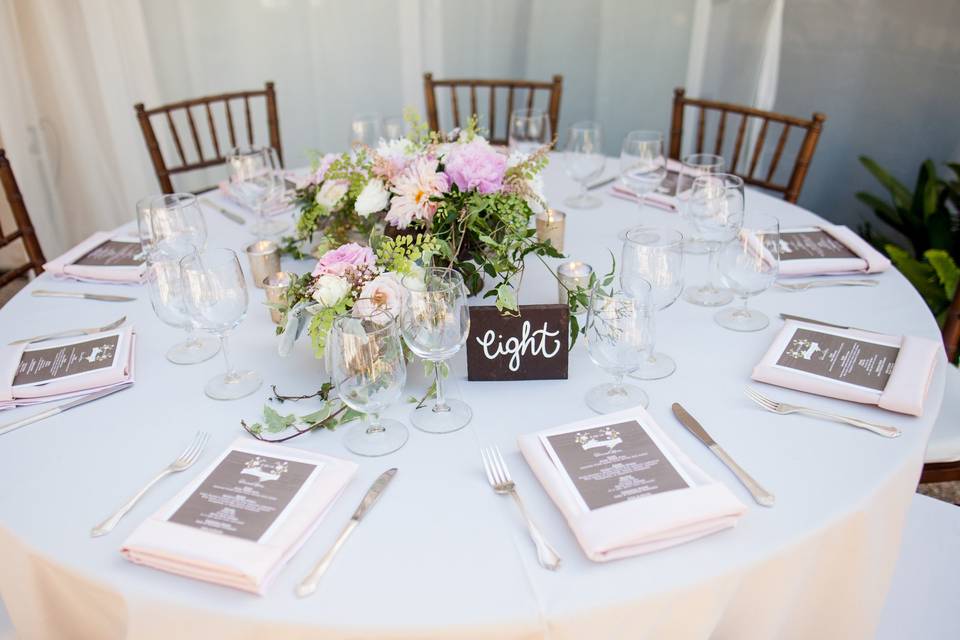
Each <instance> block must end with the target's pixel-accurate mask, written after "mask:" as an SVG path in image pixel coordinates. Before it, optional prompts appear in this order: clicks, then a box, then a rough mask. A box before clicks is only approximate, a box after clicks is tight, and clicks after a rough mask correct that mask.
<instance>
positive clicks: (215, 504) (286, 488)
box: [169, 451, 323, 542]
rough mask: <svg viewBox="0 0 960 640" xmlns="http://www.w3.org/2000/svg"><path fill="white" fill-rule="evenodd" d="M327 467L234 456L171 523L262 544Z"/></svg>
mask: <svg viewBox="0 0 960 640" xmlns="http://www.w3.org/2000/svg"><path fill="white" fill-rule="evenodd" d="M322 468H323V463H316V464H309V463H306V462H298V461H295V460H287V459H284V458H275V457H271V456H264V455H257V454H253V453H248V452H245V451H230V452H229V453H228V454H227V456H226V457H225V458H224V459H223V460H221V461H220V464H218V465H217V466H216V467H215V468H214V469H213V471H211V472H210V473H209V474H208V475H207V476H206V477H205V478H204V479H203V481H202V482H201V483H200V486H198V487H197V488H196V489H195V490H194V491H193V493H191V494H190V495H189V496H188V497H187V499H186V500H185V501H184V503H183V504H182V505H180V507H179V508H178V509H177V510H176V511H175V512H174V513H173V515H172V516H170V518H169V521H170V522H177V523H180V524H185V525H187V526H189V527H196V528H197V529H202V530H204V531H210V532H213V533H216V534H223V535H228V536H236V537H238V538H243V539H245V540H252V541H254V542H260V541H261V540H262V539H263V538H264V534H266V533H267V532H268V531H269V530H270V529H272V528H273V527H274V526H275V525H276V523H277V522H278V521H280V520H281V518H282V516H283V514H284V512H285V511H286V509H288V508H291V507H292V503H293V502H295V499H296V498H298V497H299V496H300V495H301V492H302V490H303V487H304V485H305V484H306V483H307V481H308V480H310V479H311V478H312V477H313V475H314V473H315V472H316V471H318V470H320V469H322Z"/></svg>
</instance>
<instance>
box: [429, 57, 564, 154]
mask: <svg viewBox="0 0 960 640" xmlns="http://www.w3.org/2000/svg"><path fill="white" fill-rule="evenodd" d="M440 87H442V88H443V89H444V90H448V91H449V92H450V117H451V119H452V120H453V126H454V127H459V126H461V122H462V120H463V119H462V118H461V113H460V103H459V98H458V89H459V88H464V87H465V88H466V89H467V90H469V92H470V97H469V99H470V113H469V114H467V115H468V116H470V117H472V116H474V115H476V116H477V117H478V118H479V117H480V116H482V115H483V114H480V113H478V109H479V108H480V103H481V100H480V96H481V95H482V93H481V92H482V90H488V91H489V92H490V94H489V100H488V101H487V109H488V113H487V114H486V117H487V122H488V123H489V138H490V142H491V143H493V144H506V143H507V137H508V135H509V127H510V114H511V113H513V110H514V106H515V104H520V105H523V104H526V107H527V108H528V109H532V108H534V106H535V105H536V102H537V96H538V95H541V94H544V93H545V94H547V104H546V109H545V110H546V112H547V117H548V118H549V119H550V126H551V130H552V132H553V134H554V135H555V134H556V132H557V126H558V125H559V119H560V98H561V96H562V93H563V76H559V75H557V76H554V77H553V80H552V81H550V82H539V81H531V80H489V79H475V78H474V79H456V80H435V79H434V78H433V74H431V73H425V74H424V75H423V89H424V100H425V104H426V108H427V123H428V124H429V126H430V129H431V130H433V131H438V132H439V131H442V130H444V129H445V128H443V127H441V125H440V117H439V113H438V109H437V89H438V88H440ZM497 89H506V90H507V100H506V103H507V116H506V117H505V118H504V120H503V121H504V122H506V127H505V129H506V131H505V132H504V133H503V134H502V135H500V134H498V132H497V127H496V125H497V122H498V118H497V113H496V112H497ZM523 91H526V95H524V94H523V93H522V92H523ZM502 95H503V94H502V93H501V96H502ZM524 98H525V99H524ZM481 122H482V120H481ZM501 126H502V125H501Z"/></svg>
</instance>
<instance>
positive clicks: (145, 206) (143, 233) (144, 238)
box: [137, 195, 160, 257]
mask: <svg viewBox="0 0 960 640" xmlns="http://www.w3.org/2000/svg"><path fill="white" fill-rule="evenodd" d="M159 197H160V196H159V195H152V196H146V197H144V198H140V199H139V200H138V201H137V237H138V238H140V255H141V256H144V257H146V256H147V255H149V253H150V252H151V251H152V250H153V245H154V242H153V228H152V227H151V225H150V217H151V214H152V213H153V201H154V200H156V199H157V198H159Z"/></svg>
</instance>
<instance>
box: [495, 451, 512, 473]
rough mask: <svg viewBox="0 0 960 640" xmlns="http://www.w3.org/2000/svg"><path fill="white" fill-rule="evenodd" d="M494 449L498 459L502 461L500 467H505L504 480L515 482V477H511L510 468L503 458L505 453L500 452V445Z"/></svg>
mask: <svg viewBox="0 0 960 640" xmlns="http://www.w3.org/2000/svg"><path fill="white" fill-rule="evenodd" d="M493 450H494V451H495V452H496V454H497V460H499V461H500V468H501V469H503V479H504V482H513V478H511V477H510V468H509V467H507V461H506V460H504V459H503V454H502V453H500V447H494V448H493Z"/></svg>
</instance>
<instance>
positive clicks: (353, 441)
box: [326, 309, 409, 456]
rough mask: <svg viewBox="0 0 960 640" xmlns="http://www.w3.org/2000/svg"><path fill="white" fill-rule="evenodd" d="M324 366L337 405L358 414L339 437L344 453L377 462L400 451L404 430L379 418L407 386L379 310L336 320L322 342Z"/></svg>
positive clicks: (396, 344)
mask: <svg viewBox="0 0 960 640" xmlns="http://www.w3.org/2000/svg"><path fill="white" fill-rule="evenodd" d="M326 360H327V365H328V370H329V372H330V375H331V377H332V378H333V382H334V385H335V386H336V388H337V394H338V395H339V397H340V399H341V400H342V401H343V403H344V404H346V405H347V406H348V407H350V408H351V409H353V410H354V411H359V412H361V413H363V414H364V417H363V419H361V420H357V421H356V422H357V424H355V425H354V426H352V427H351V428H350V430H349V431H347V434H346V436H345V437H344V440H343V442H344V445H345V446H346V447H347V449H349V450H350V451H352V452H353V453H356V454H357V455H361V456H382V455H386V454H388V453H391V452H393V451H396V450H397V449H399V448H400V447H402V446H403V445H404V444H405V443H406V441H407V438H408V437H409V434H408V432H407V428H406V427H405V426H403V424H401V423H400V422H398V421H397V420H390V419H385V418H380V412H381V411H383V410H384V409H386V408H387V407H389V406H390V405H391V404H393V403H394V402H396V401H397V399H398V398H399V397H400V393H401V392H402V391H403V385H404V384H405V383H406V380H407V368H406V362H405V360H404V357H403V344H402V343H401V341H400V334H399V331H398V328H397V322H396V319H395V318H394V317H393V316H392V315H390V314H389V313H388V312H387V311H384V310H380V309H377V310H375V311H373V313H372V314H371V315H369V316H365V317H354V316H349V315H343V316H339V317H337V318H336V319H335V320H334V321H333V326H332V327H331V328H330V333H329V334H328V336H327V342H326Z"/></svg>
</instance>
